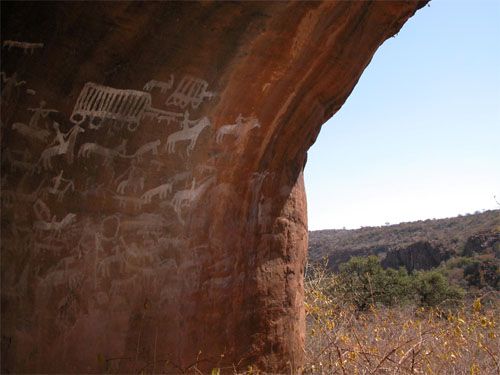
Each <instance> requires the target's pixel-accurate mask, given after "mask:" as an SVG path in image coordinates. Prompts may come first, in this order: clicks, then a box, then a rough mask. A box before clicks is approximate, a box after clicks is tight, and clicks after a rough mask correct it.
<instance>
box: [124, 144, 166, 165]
mask: <svg viewBox="0 0 500 375" xmlns="http://www.w3.org/2000/svg"><path fill="white" fill-rule="evenodd" d="M160 144H161V142H160V140H159V139H157V140H156V141H152V142H149V143H146V144H145V145H143V146H141V147H139V148H138V149H137V151H136V152H134V153H133V154H132V155H130V156H127V157H128V158H136V159H137V160H138V161H141V160H142V156H143V155H145V154H147V153H148V152H151V154H152V155H158V147H160Z"/></svg>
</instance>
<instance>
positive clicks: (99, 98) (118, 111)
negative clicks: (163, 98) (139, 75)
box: [70, 82, 182, 131]
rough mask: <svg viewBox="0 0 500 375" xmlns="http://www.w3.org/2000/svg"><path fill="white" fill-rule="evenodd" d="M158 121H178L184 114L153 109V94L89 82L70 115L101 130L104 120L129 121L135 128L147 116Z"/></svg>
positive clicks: (75, 120) (130, 129)
mask: <svg viewBox="0 0 500 375" xmlns="http://www.w3.org/2000/svg"><path fill="white" fill-rule="evenodd" d="M146 115H148V116H151V117H153V118H156V119H157V120H158V121H162V120H167V121H168V123H170V121H179V120H180V119H182V114H178V113H174V112H168V111H162V110H159V109H155V108H151V95H150V94H149V93H147V92H143V91H137V90H121V89H115V88H112V87H107V86H102V85H98V84H96V83H93V82H87V83H86V84H85V86H84V87H83V89H82V91H81V92H80V95H79V96H78V99H77V100H76V104H75V106H74V108H73V113H72V114H71V118H70V119H71V121H72V122H73V123H75V124H78V125H80V124H81V123H82V122H84V121H85V120H86V119H87V118H88V119H89V121H90V128H91V129H99V128H100V127H101V126H102V124H103V121H104V120H110V121H113V122H116V123H120V124H126V125H127V129H128V130H129V131H135V130H136V129H137V127H138V126H139V123H140V121H141V120H142V119H143V117H144V116H146Z"/></svg>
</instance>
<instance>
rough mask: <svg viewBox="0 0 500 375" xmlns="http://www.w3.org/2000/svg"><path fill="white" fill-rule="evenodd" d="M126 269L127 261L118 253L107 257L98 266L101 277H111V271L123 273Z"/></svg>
mask: <svg viewBox="0 0 500 375" xmlns="http://www.w3.org/2000/svg"><path fill="white" fill-rule="evenodd" d="M125 268H126V260H125V257H124V256H123V254H121V253H117V254H114V255H110V256H107V257H106V258H104V259H101V261H99V264H98V265H97V274H98V275H99V276H101V277H111V271H112V270H113V269H116V270H117V271H118V272H119V273H123V272H124V271H125Z"/></svg>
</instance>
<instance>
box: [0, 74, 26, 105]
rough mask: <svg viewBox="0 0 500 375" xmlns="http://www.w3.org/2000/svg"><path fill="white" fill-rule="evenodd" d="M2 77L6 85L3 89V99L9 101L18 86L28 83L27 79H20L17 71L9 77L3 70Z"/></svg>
mask: <svg viewBox="0 0 500 375" xmlns="http://www.w3.org/2000/svg"><path fill="white" fill-rule="evenodd" d="M1 77H2V83H4V87H3V89H2V101H6V102H8V101H9V100H10V99H11V98H12V95H13V94H14V92H15V89H16V87H19V86H21V85H24V84H26V81H18V80H17V73H14V74H12V75H11V76H10V77H7V75H6V74H5V73H4V72H2V73H1Z"/></svg>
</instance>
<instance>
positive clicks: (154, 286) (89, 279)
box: [1, 1, 423, 373]
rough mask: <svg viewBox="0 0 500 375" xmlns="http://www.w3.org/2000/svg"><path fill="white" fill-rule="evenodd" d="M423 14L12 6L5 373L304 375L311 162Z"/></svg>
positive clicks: (6, 10)
mask: <svg viewBox="0 0 500 375" xmlns="http://www.w3.org/2000/svg"><path fill="white" fill-rule="evenodd" d="M422 5H423V2H420V1H408V2H379V3H370V2H338V3H337V2H324V3H321V2H314V3H312V2H311V3H282V2H280V3H260V2H259V3H222V2H220V3H218V2H204V3H199V4H198V3H171V4H166V3H163V4H161V3H149V4H139V3H133V4H128V3H93V4H85V3H74V4H71V5H68V4H62V3H54V4H51V5H47V4H44V5H40V4H19V3H12V4H5V3H2V38H3V39H2V70H3V71H2V129H1V137H2V138H1V139H2V143H1V144H2V269H1V270H2V371H4V372H15V373H20V372H37V373H40V372H59V373H61V372H62V373H70V372H71V373H76V372H79V373H98V372H105V371H108V372H113V373H126V372H127V373H130V372H141V371H144V372H152V373H158V372H169V373H178V372H181V371H182V370H185V369H188V368H190V367H192V366H197V367H198V368H200V369H205V370H207V369H210V368H213V367H221V366H231V365H234V366H236V367H237V368H245V367H246V366H247V365H253V366H254V367H258V368H260V369H264V370H267V371H275V372H285V371H286V372H289V371H290V370H292V371H293V370H296V369H298V368H299V367H300V365H301V362H302V356H303V354H302V353H303V351H302V348H303V345H304V330H303V328H304V310H303V307H302V298H303V289H302V276H303V271H304V261H305V255H306V254H305V253H306V245H307V222H306V204H305V194H304V186H303V181H302V170H303V167H304V164H305V160H306V152H307V149H308V148H309V147H310V145H311V144H312V143H313V142H314V140H315V138H316V136H317V134H318V132H319V129H320V126H321V124H323V123H324V121H325V120H326V119H328V118H329V117H330V116H332V115H333V114H334V113H335V112H336V111H337V110H338V109H339V108H340V107H341V105H342V104H343V103H344V101H345V100H346V98H347V96H348V95H349V93H350V92H351V90H352V89H353V87H354V85H355V83H356V82H357V80H358V78H359V76H360V74H361V73H362V71H363V69H364V68H365V67H366V65H367V64H368V62H369V61H370V59H371V57H372V55H373V53H374V52H375V50H376V49H377V47H378V46H379V45H380V44H381V43H382V42H383V41H384V40H385V39H387V38H388V37H390V36H392V35H394V34H395V33H396V32H397V31H398V30H399V29H400V28H401V26H402V25H403V23H404V22H405V21H406V20H407V19H408V18H409V17H410V16H412V15H413V14H414V12H415V11H416V9H418V8H419V7H420V6H422ZM231 368H232V367H231ZM230 371H232V370H230Z"/></svg>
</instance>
